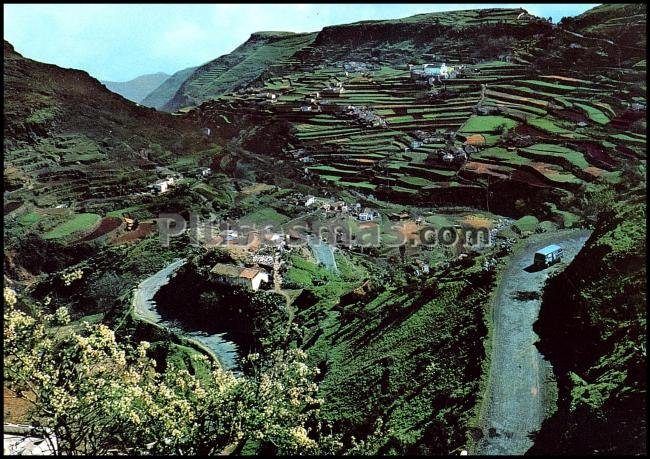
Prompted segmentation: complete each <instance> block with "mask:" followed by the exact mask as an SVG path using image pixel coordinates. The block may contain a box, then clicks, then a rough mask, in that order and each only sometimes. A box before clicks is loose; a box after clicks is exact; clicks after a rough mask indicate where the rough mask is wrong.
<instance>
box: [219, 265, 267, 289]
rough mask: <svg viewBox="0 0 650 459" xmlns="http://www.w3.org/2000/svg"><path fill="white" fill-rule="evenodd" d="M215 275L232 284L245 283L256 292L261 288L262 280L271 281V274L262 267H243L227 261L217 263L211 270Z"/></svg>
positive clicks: (244, 284)
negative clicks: (226, 262)
mask: <svg viewBox="0 0 650 459" xmlns="http://www.w3.org/2000/svg"><path fill="white" fill-rule="evenodd" d="M210 272H211V273H212V274H214V275H215V277H216V278H217V279H218V280H220V281H222V282H226V283H228V284H231V285H243V286H245V287H247V288H250V289H251V290H253V291H254V292H256V291H258V290H259V289H260V284H261V283H262V282H268V281H269V275H268V273H267V272H266V271H263V270H261V269H260V268H241V267H239V266H234V265H229V264H225V263H217V264H216V265H214V267H213V268H212V269H211V270H210Z"/></svg>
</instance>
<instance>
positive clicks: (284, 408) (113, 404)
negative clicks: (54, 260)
mask: <svg viewBox="0 0 650 459" xmlns="http://www.w3.org/2000/svg"><path fill="white" fill-rule="evenodd" d="M4 297H5V309H4V377H5V382H6V383H8V384H9V385H10V387H11V388H12V389H14V390H15V391H17V392H18V393H21V394H23V396H24V397H26V398H27V399H28V400H30V401H31V402H32V405H33V409H32V411H31V419H32V424H33V425H34V426H36V427H42V428H43V430H44V432H47V433H49V436H50V437H49V438H50V439H51V438H53V437H56V439H57V443H58V445H57V450H58V452H59V453H62V454H106V453H109V452H111V451H112V450H113V451H115V452H128V453H131V454H183V455H194V454H219V453H224V452H231V451H237V450H238V449H239V448H241V447H242V446H243V444H244V443H245V442H247V441H251V442H255V443H256V444H262V445H269V446H270V447H271V448H273V449H274V450H275V451H276V452H277V453H279V454H301V453H302V454H305V453H307V454H309V453H312V454H313V453H319V452H333V451H335V450H337V449H339V448H340V446H341V445H340V443H339V442H338V441H336V440H335V439H333V437H331V436H326V435H318V434H319V432H313V431H310V430H309V429H308V428H307V427H305V426H306V425H307V424H310V421H313V419H314V415H315V414H316V412H317V409H318V406H319V404H320V402H321V401H320V400H319V399H317V398H316V392H317V389H318V387H317V385H316V384H315V383H314V382H313V377H314V375H315V370H314V369H311V368H309V367H308V366H307V365H306V364H305V360H306V355H305V354H304V352H302V351H300V350H291V351H286V352H276V353H274V354H273V355H272V356H271V357H270V359H266V361H265V362H261V361H260V357H259V356H258V355H255V354H254V355H251V356H249V359H250V363H251V366H252V368H253V371H252V374H251V375H249V376H241V377H235V376H234V375H233V374H232V373H230V372H227V371H224V370H222V369H221V368H219V367H218V366H213V367H212V372H211V377H210V378H202V379H199V378H197V377H196V376H194V375H192V374H190V373H189V372H188V371H187V370H184V369H177V368H170V369H168V370H167V371H165V372H164V373H160V372H157V371H156V368H155V362H154V361H153V360H152V359H150V358H149V357H148V356H147V348H148V343H146V342H142V343H140V344H139V345H138V346H137V347H135V348H134V347H132V346H129V345H126V344H123V343H119V342H117V341H116V339H115V334H114V333H113V331H112V330H111V329H109V328H108V327H107V326H105V325H86V326H85V330H83V332H74V331H70V330H69V328H70V327H68V328H66V327H65V325H66V324H67V322H68V321H69V318H68V314H67V311H66V310H65V309H64V308H59V309H58V310H57V311H56V313H55V314H51V315H47V314H39V313H30V312H28V308H27V307H25V305H23V304H21V302H20V300H19V298H18V297H17V296H16V293H15V292H14V291H13V290H11V289H9V288H5V290H4ZM311 425H318V424H315V423H313V422H311ZM316 437H319V440H318V441H316V439H315V438H316Z"/></svg>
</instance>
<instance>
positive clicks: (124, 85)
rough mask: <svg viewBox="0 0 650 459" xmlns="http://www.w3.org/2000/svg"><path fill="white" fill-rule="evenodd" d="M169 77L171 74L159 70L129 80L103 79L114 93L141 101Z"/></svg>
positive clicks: (105, 84) (103, 82)
mask: <svg viewBox="0 0 650 459" xmlns="http://www.w3.org/2000/svg"><path fill="white" fill-rule="evenodd" d="M168 78H170V76H169V75H167V74H166V73H164V72H158V73H152V74H151V75H141V76H139V77H136V78H134V79H132V80H129V81H102V84H103V85H104V86H106V87H107V88H108V89H110V90H111V91H113V92H114V93H117V94H119V95H120V96H123V97H125V98H126V99H129V100H131V101H133V102H138V103H140V102H142V100H143V99H144V98H145V97H147V95H149V94H150V93H151V92H152V91H153V90H154V89H156V88H157V87H158V86H160V85H161V84H162V83H163V82H164V81H166V80H167V79H168ZM144 105H147V104H144Z"/></svg>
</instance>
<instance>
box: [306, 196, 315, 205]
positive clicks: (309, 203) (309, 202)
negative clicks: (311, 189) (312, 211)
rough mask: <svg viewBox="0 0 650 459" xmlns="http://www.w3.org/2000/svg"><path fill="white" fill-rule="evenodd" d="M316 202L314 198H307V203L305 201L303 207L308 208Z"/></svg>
mask: <svg viewBox="0 0 650 459" xmlns="http://www.w3.org/2000/svg"><path fill="white" fill-rule="evenodd" d="M315 202H316V196H307V201H305V207H309V206H311V205H312V204H314V203H315Z"/></svg>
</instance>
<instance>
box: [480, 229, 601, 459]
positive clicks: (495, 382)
mask: <svg viewBox="0 0 650 459" xmlns="http://www.w3.org/2000/svg"><path fill="white" fill-rule="evenodd" d="M590 234H591V232H590V231H588V230H566V231H561V232H558V233H554V234H543V235H534V236H531V237H530V238H529V239H528V240H527V241H526V242H525V243H524V245H523V247H520V248H519V250H517V253H516V254H514V255H513V256H512V258H511V259H510V262H509V264H508V266H507V267H506V269H505V271H504V273H503V275H502V280H501V283H500V284H499V287H498V289H497V292H496V295H495V297H494V299H493V305H492V336H491V355H490V370H489V375H488V380H487V387H486V390H485V393H484V396H483V402H482V406H481V413H480V424H481V427H482V430H483V437H482V438H481V439H479V440H478V441H477V442H476V444H475V445H474V447H473V448H472V451H471V453H472V454H481V455H502V454H506V455H520V454H524V453H525V452H526V451H527V450H528V449H529V448H530V447H531V446H532V440H531V438H530V434H531V433H533V432H535V431H538V430H539V428H540V427H541V424H542V421H543V420H544V419H545V417H546V412H547V407H548V405H550V404H551V403H554V401H553V400H548V397H547V396H546V394H547V393H548V391H547V389H548V388H549V384H554V383H552V382H551V379H550V378H551V376H552V368H551V366H550V364H549V363H548V361H546V360H545V359H544V357H543V356H542V355H541V354H540V353H539V352H538V351H537V348H536V347H535V342H536V341H537V339H538V337H537V335H536V334H535V332H534V331H533V324H534V323H535V321H536V320H537V316H538V314H539V309H540V307H541V291H542V289H543V288H544V284H545V282H546V279H547V278H548V276H549V275H550V274H551V273H555V272H559V271H561V270H562V269H564V267H565V266H566V265H567V264H568V263H570V262H571V260H572V259H573V258H574V257H575V256H576V254H577V253H578V252H579V251H580V250H581V249H582V247H583V245H584V244H585V242H586V241H587V239H588V238H589V236H590ZM548 244H558V245H560V246H561V247H562V248H563V249H564V257H563V261H562V262H561V263H559V264H557V265H555V266H552V267H549V268H546V269H543V270H538V271H535V270H533V269H531V266H530V265H531V263H532V258H533V254H534V253H535V252H536V251H537V250H539V249H540V248H542V247H544V246H546V245H548Z"/></svg>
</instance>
